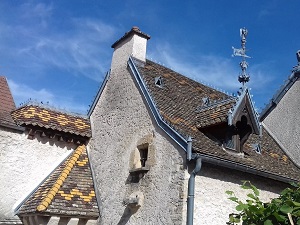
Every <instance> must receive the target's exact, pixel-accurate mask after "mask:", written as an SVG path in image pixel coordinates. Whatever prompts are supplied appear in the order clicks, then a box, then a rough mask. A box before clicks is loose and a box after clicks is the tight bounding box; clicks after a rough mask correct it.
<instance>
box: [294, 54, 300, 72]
mask: <svg viewBox="0 0 300 225" xmlns="http://www.w3.org/2000/svg"><path fill="white" fill-rule="evenodd" d="M296 56H297V60H298V64H297V65H296V66H294V67H293V72H294V73H296V72H300V50H298V51H297V52H296Z"/></svg>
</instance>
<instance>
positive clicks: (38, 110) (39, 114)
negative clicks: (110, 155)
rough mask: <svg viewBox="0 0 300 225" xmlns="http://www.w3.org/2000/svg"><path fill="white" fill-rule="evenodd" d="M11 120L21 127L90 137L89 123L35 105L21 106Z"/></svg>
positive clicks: (80, 118) (85, 120)
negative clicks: (33, 127) (36, 127)
mask: <svg viewBox="0 0 300 225" xmlns="http://www.w3.org/2000/svg"><path fill="white" fill-rule="evenodd" d="M11 115H12V118H13V119H14V120H15V122H16V123H17V124H19V125H21V126H26V125H33V126H38V127H42V128H46V129H52V130H57V131H63V132H67V133H70V134H76V135H80V136H84V137H91V125H90V121H89V120H88V119H86V118H83V117H80V116H74V115H70V114H66V113H62V112H58V111H55V110H51V109H47V108H42V107H40V106H36V105H26V106H22V107H20V108H18V109H16V110H15V111H13V112H12V114H11Z"/></svg>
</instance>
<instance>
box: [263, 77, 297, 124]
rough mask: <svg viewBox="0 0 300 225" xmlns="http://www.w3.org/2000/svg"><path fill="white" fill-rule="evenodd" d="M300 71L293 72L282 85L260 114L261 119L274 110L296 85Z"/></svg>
mask: <svg viewBox="0 0 300 225" xmlns="http://www.w3.org/2000/svg"><path fill="white" fill-rule="evenodd" d="M299 77H300V73H299V72H292V74H291V75H290V76H289V78H288V80H287V81H286V82H285V83H284V85H282V86H281V88H280V89H279V90H278V91H277V92H276V93H275V94H274V96H273V97H272V99H271V100H270V102H269V104H267V106H266V107H265V108H264V109H263V110H262V112H261V114H260V121H263V120H264V119H265V118H266V117H267V116H268V115H269V114H270V113H271V112H272V111H273V109H274V108H276V106H277V105H278V103H279V102H280V101H281V99H282V98H283V96H284V95H285V94H286V93H287V92H288V90H289V89H290V88H291V87H292V86H293V85H294V83H295V82H296V81H297V80H298V79H299Z"/></svg>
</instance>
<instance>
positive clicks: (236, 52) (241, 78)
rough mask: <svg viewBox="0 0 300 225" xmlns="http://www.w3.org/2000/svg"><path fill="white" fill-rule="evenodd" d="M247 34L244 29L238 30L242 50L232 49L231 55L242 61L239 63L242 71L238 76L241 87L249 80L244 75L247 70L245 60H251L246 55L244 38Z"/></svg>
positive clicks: (246, 75) (247, 76)
mask: <svg viewBox="0 0 300 225" xmlns="http://www.w3.org/2000/svg"><path fill="white" fill-rule="evenodd" d="M247 34H248V30H247V29H246V28H241V29H240V36H241V46H242V48H234V47H232V49H233V55H232V56H241V57H242V61H241V62H240V66H241V69H242V73H241V74H240V75H239V79H238V80H239V82H240V83H243V86H244V85H245V83H247V82H248V81H249V80H250V76H249V75H248V74H247V73H246V70H247V68H248V63H247V62H246V58H251V57H250V56H247V55H246V37H247Z"/></svg>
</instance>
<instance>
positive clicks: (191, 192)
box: [186, 155, 202, 225]
mask: <svg viewBox="0 0 300 225" xmlns="http://www.w3.org/2000/svg"><path fill="white" fill-rule="evenodd" d="M195 159H196V166H195V169H194V170H193V171H192V173H191V176H190V179H189V184H188V197H187V220H186V224H187V225H193V220H194V198H195V197H194V196H195V177H196V175H197V173H198V172H199V171H200V170H201V166H202V160H201V158H200V156H197V155H196V156H195Z"/></svg>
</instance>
